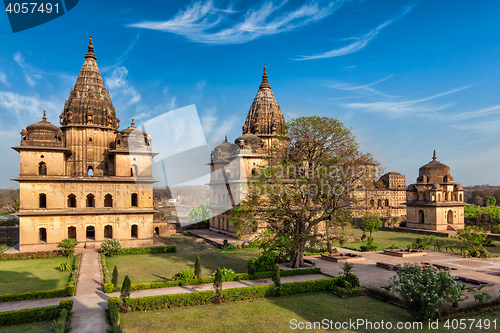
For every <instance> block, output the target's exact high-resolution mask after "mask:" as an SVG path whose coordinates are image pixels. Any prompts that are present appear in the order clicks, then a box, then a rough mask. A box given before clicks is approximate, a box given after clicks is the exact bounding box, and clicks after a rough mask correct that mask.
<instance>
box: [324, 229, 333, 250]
mask: <svg viewBox="0 0 500 333" xmlns="http://www.w3.org/2000/svg"><path fill="white" fill-rule="evenodd" d="M325 227H326V228H325V233H326V248H327V249H328V253H332V243H331V241H330V223H328V221H325Z"/></svg>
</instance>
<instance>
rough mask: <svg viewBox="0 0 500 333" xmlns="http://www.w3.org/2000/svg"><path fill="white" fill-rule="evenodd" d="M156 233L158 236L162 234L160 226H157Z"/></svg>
mask: <svg viewBox="0 0 500 333" xmlns="http://www.w3.org/2000/svg"><path fill="white" fill-rule="evenodd" d="M155 234H156V235H157V236H160V228H158V227H156V228H155Z"/></svg>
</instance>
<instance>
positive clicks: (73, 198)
mask: <svg viewBox="0 0 500 333" xmlns="http://www.w3.org/2000/svg"><path fill="white" fill-rule="evenodd" d="M68 207H71V208H76V196H75V195H74V194H73V193H71V194H70V195H68Z"/></svg>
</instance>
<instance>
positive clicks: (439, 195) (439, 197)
mask: <svg viewBox="0 0 500 333" xmlns="http://www.w3.org/2000/svg"><path fill="white" fill-rule="evenodd" d="M438 201H441V193H438Z"/></svg>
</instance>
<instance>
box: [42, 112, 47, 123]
mask: <svg viewBox="0 0 500 333" xmlns="http://www.w3.org/2000/svg"><path fill="white" fill-rule="evenodd" d="M46 115H47V114H46V113H45V110H43V117H42V121H43V122H44V123H46V122H47V117H46Z"/></svg>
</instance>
